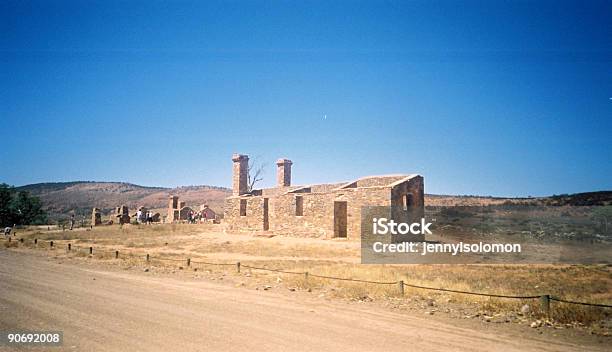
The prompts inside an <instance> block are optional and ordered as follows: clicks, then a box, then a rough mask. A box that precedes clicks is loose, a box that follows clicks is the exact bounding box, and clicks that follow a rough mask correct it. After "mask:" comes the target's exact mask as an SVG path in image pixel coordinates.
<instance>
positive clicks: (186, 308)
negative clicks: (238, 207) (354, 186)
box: [0, 250, 583, 351]
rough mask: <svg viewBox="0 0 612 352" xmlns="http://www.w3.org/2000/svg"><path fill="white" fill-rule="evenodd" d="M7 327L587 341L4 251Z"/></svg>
mask: <svg viewBox="0 0 612 352" xmlns="http://www.w3.org/2000/svg"><path fill="white" fill-rule="evenodd" d="M94 278H95V280H94ZM7 329H27V330H61V331H64V346H63V349H65V350H78V351H85V350H87V351H254V350H256V351H259V350H265V351H292V350H293V351H344V350H350V351H383V350H384V351H395V350H397V351H399V350H401V351H492V350H495V351H530V350H534V351H536V350H537V351H574V350H575V351H579V350H583V348H580V347H578V346H573V345H569V344H564V343H561V342H559V343H551V342H548V341H547V342H545V341H542V340H531V339H527V338H524V337H521V338H520V339H519V338H513V337H511V336H499V335H495V334H493V333H490V332H482V331H477V330H472V329H465V328H458V327H455V326H452V325H450V324H444V323H441V322H439V321H435V320H432V319H427V318H424V317H415V316H411V315H406V314H399V313H394V312H390V311H386V310H383V309H377V308H375V307H354V306H348V305H346V304H342V303H335V302H326V303H321V302H320V301H316V300H313V299H309V298H307V297H304V296H300V295H295V296H289V295H283V294H279V293H275V292H269V291H255V290H247V289H243V288H235V287H231V286H228V285H221V284H217V283H211V282H208V281H201V280H199V281H193V280H191V281H190V280H185V279H175V278H162V277H151V276H149V275H148V274H144V273H143V274H139V273H134V272H120V271H106V270H103V269H91V268H82V267H79V266H76V265H73V264H65V263H64V264H58V263H56V262H54V261H52V260H50V259H46V258H41V257H37V256H32V255H27V254H23V253H15V252H11V251H6V250H0V330H7ZM1 348H2V347H0V349H1ZM54 350H57V348H55V349H54Z"/></svg>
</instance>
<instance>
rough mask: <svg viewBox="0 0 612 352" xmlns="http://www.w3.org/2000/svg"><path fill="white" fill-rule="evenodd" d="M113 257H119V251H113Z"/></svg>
mask: <svg viewBox="0 0 612 352" xmlns="http://www.w3.org/2000/svg"><path fill="white" fill-rule="evenodd" d="M115 259H119V251H115Z"/></svg>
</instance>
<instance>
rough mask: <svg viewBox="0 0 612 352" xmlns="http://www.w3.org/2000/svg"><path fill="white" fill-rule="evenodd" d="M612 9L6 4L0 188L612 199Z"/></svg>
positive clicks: (0, 13) (491, 2)
mask: <svg viewBox="0 0 612 352" xmlns="http://www.w3.org/2000/svg"><path fill="white" fill-rule="evenodd" d="M611 14H612V3H611V2H610V1H607V2H606V1H603V2H598V1H576V2H566V1H546V2H536V1H495V0H488V1H481V2H480V1H479V2H473V1H469V2H460V1H442V2H437V1H363V2H362V1H322V2H318V1H314V2H313V1H305V2H301V1H262V2H254V1H224V2H215V1H196V2H186V1H167V2H160V1H121V2H114V1H76V2H72V1H41V2H30V1H2V2H1V5H0V17H1V29H0V45H1V47H0V50H1V54H0V55H1V61H0V62H1V69H0V87H1V91H0V109H1V110H0V114H1V115H0V130H1V131H2V149H1V151H0V164H1V165H2V172H1V174H0V182H7V183H9V184H13V185H22V184H28V183H36V182H48V181H70V180H100V181H126V182H132V183H137V184H142V185H160V186H179V185H192V184H211V185H219V186H230V185H231V160H230V158H231V154H232V153H233V152H241V153H249V154H251V155H252V156H259V159H260V160H262V161H264V162H267V171H266V174H265V176H266V180H265V184H264V185H273V184H274V182H275V177H274V172H275V165H274V161H275V160H276V159H277V158H279V157H287V158H290V159H292V160H293V161H294V165H293V182H294V184H307V183H319V182H332V181H343V180H350V179H354V178H357V177H361V176H365V175H372V174H374V175H378V174H388V173H420V174H422V175H424V176H425V181H426V183H425V186H426V192H428V193H446V194H481V195H504V196H506V195H507V196H526V195H548V194H554V193H557V194H558V193H573V192H582V191H593V190H605V189H608V190H609V189H612V138H611V136H612V26H611V25H610V15H611Z"/></svg>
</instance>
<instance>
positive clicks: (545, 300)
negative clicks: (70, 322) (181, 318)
mask: <svg viewBox="0 0 612 352" xmlns="http://www.w3.org/2000/svg"><path fill="white" fill-rule="evenodd" d="M7 241H8V242H9V243H10V242H11V237H8V239H7ZM16 242H17V241H16ZM18 243H22V244H25V243H24V239H23V238H20V239H19V241H18ZM39 243H40V241H38V239H34V240H33V244H34V245H36V246H37V247H40V245H39ZM49 248H54V242H53V241H49ZM82 250H87V251H88V253H89V254H90V255H92V256H93V255H95V254H100V253H101V254H110V255H114V256H115V258H116V259H120V258H124V257H131V258H144V259H145V260H146V262H150V261H152V260H156V261H167V262H173V263H179V262H180V263H185V264H186V265H187V266H191V264H203V265H216V266H234V267H236V270H237V272H240V270H241V268H246V269H252V270H261V271H269V272H275V273H282V274H289V275H303V276H304V278H305V279H308V278H309V277H314V278H320V279H325V280H336V281H349V282H356V283H366V284H374V285H398V288H399V293H400V294H401V295H403V294H404V287H411V288H416V289H423V290H432V291H439V292H449V293H457V294H465V295H474V296H483V297H493V298H505V299H521V300H527V299H539V300H540V303H541V305H542V308H543V311H544V313H546V314H547V315H548V314H550V302H551V301H556V302H560V303H566V304H575V305H582V306H590V307H599V308H612V305H609V304H603V303H590V302H578V301H571V300H566V299H563V298H559V297H555V296H553V295H549V294H543V295H542V294H541V295H532V296H515V295H501V294H494V293H483V292H470V291H462V290H453V289H447V288H440V287H429V286H421V285H415V284H410V283H406V282H404V281H403V280H398V281H372V280H362V279H354V278H345V277H335V276H326V275H317V274H313V273H309V272H308V271H288V270H283V269H275V268H265V267H259V266H253V265H247V264H242V263H241V262H233V263H215V262H206V261H202V260H192V259H191V258H186V259H177V258H167V257H152V256H151V255H150V254H149V253H145V252H143V253H140V254H136V253H134V252H121V253H119V251H118V250H114V251H109V250H100V249H97V250H95V251H94V247H93V246H74V245H72V244H71V243H68V244H67V251H69V252H72V251H74V252H79V251H82Z"/></svg>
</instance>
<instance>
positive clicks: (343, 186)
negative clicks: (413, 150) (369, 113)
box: [228, 174, 421, 198]
mask: <svg viewBox="0 0 612 352" xmlns="http://www.w3.org/2000/svg"><path fill="white" fill-rule="evenodd" d="M417 176H421V175H419V174H408V175H406V174H389V175H378V176H365V177H361V178H358V179H356V180H353V181H350V182H347V181H344V182H334V183H314V184H308V185H302V186H292V189H290V190H287V191H283V192H279V193H276V195H283V194H298V193H300V191H302V190H305V189H307V188H313V187H317V186H326V185H336V184H339V185H340V186H338V187H334V188H331V189H330V190H329V191H325V192H304V193H307V194H325V193H331V192H335V191H339V190H348V189H376V188H392V187H395V186H397V185H399V184H402V183H403V182H406V181H409V180H411V179H413V178H415V177H417ZM385 177H401V178H400V179H399V180H396V181H393V182H390V183H387V184H383V185H379V186H365V187H364V186H360V187H348V186H350V185H352V184H354V183H356V182H359V181H363V180H368V179H372V178H385ZM264 190H270V191H277V190H278V188H277V187H269V188H263V189H259V190H254V192H256V191H264ZM263 196H264V195H263V194H261V193H259V194H252V193H247V194H242V195H239V196H231V197H228V198H241V197H263ZM271 196H272V194H271Z"/></svg>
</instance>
